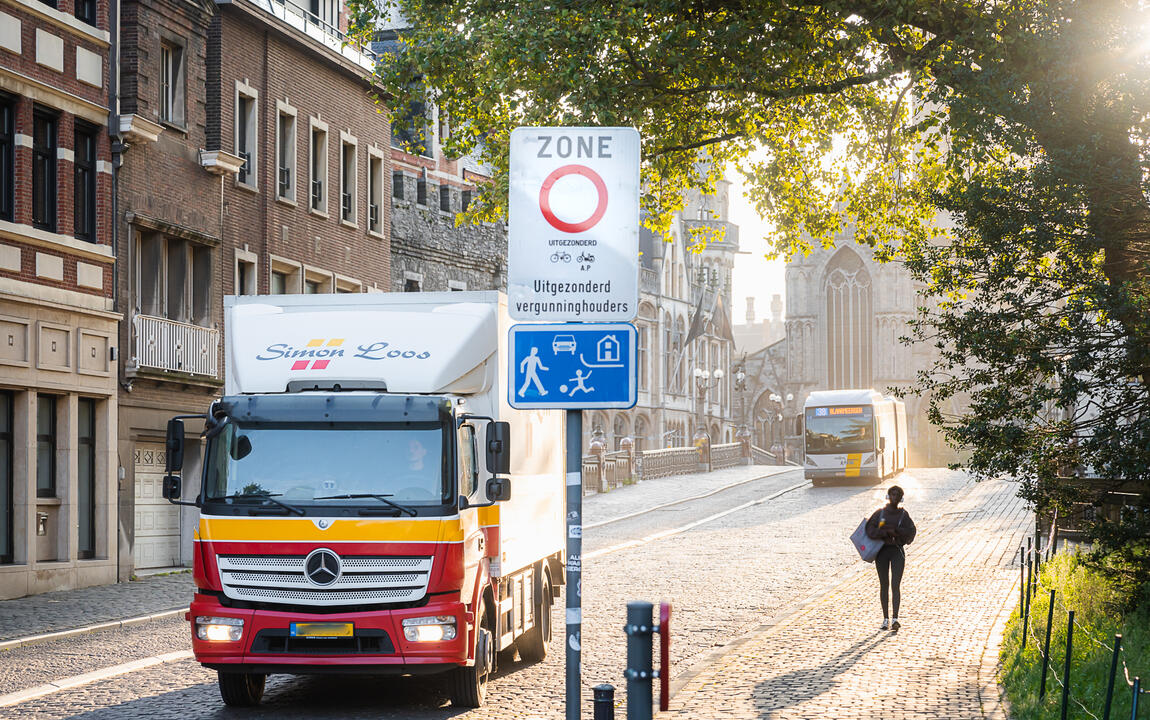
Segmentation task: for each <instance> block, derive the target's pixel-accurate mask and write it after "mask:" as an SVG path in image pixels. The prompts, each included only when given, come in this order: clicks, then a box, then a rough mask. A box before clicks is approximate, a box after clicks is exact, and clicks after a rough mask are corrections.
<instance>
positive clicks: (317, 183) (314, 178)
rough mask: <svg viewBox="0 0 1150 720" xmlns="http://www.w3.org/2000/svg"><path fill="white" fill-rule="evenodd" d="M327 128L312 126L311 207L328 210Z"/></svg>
mask: <svg viewBox="0 0 1150 720" xmlns="http://www.w3.org/2000/svg"><path fill="white" fill-rule="evenodd" d="M326 184H327V130H325V129H323V128H321V127H319V126H316V125H313V126H312V128H311V193H310V195H311V209H312V210H314V211H316V212H318V213H326V212H327V192H326V189H325V187H324V186H325V185H326Z"/></svg>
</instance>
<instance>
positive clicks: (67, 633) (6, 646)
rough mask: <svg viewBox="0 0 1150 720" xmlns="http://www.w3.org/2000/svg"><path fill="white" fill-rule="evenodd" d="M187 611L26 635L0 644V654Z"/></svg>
mask: <svg viewBox="0 0 1150 720" xmlns="http://www.w3.org/2000/svg"><path fill="white" fill-rule="evenodd" d="M187 611H188V608H187V607H186V606H185V607H182V608H175V609H172V610H164V611H162V612H158V613H153V614H151V615H139V616H137V617H133V618H126V619H123V620H109V621H108V622H103V623H97V624H95V625H86V626H84V627H78V628H72V629H71V630H60V631H59V632H51V633H43V634H41V635H28V636H27V637H22V638H16V639H15V640H7V641H5V642H0V652H4V651H6V650H15V649H16V648H21V647H24V646H26V645H35V644H36V643H42V642H49V641H51V640H62V639H64V638H69V637H74V636H76V635H86V634H88V633H94V632H98V631H100V630H109V629H112V628H124V627H131V626H133V625H140V624H142V623H146V622H151V621H153V620H164V619H166V618H170V617H174V616H176V615H180V614H182V613H186V612H187Z"/></svg>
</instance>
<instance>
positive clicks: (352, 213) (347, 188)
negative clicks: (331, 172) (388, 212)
mask: <svg viewBox="0 0 1150 720" xmlns="http://www.w3.org/2000/svg"><path fill="white" fill-rule="evenodd" d="M355 151H356V145H355V143H354V142H349V141H347V140H343V141H341V142H340V147H339V219H340V220H342V221H343V222H348V223H353V222H355V221H356V207H355V205H356V203H355V195H356V176H357V174H358V170H359V168H358V161H357V158H356V153H355Z"/></svg>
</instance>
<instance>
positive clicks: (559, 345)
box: [551, 335, 575, 355]
mask: <svg viewBox="0 0 1150 720" xmlns="http://www.w3.org/2000/svg"><path fill="white" fill-rule="evenodd" d="M551 351H552V352H554V353H555V354H556V355H558V354H559V353H561V352H569V353H571V354H572V355H574V354H575V336H574V335H556V336H555V339H554V340H552V341H551Z"/></svg>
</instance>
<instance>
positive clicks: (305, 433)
mask: <svg viewBox="0 0 1150 720" xmlns="http://www.w3.org/2000/svg"><path fill="white" fill-rule="evenodd" d="M443 433H444V431H443V427H442V426H441V425H440V424H438V423H403V424H381V425H340V424H331V423H326V424H294V423H293V424H263V425H244V424H240V423H236V422H231V423H229V424H228V425H227V426H226V427H225V428H224V429H223V431H222V432H220V434H219V435H217V436H216V437H214V438H212V440H211V442H210V444H209V445H208V449H207V457H206V464H207V468H206V471H205V475H204V487H205V492H204V497H205V499H206V500H208V501H209V502H225V503H231V504H234V505H236V506H238V507H247V506H249V505H251V504H252V503H253V502H257V501H258V500H259V498H260V497H261V496H267V497H274V498H276V499H277V500H279V501H281V502H284V503H289V504H291V505H292V506H295V507H298V508H302V509H304V510H308V511H309V514H312V513H316V514H321V513H324V512H327V511H329V510H331V509H333V508H347V507H349V506H354V507H357V508H359V507H373V508H381V507H383V508H387V507H389V506H388V505H386V504H384V503H382V502H381V501H379V500H378V499H373V498H372V497H370V496H371V495H373V494H374V495H381V496H385V497H386V498H387V499H389V500H391V501H392V502H393V503H396V504H399V505H402V506H405V507H410V508H418V507H420V506H423V507H428V506H440V505H444V504H446V503H449V502H451V500H452V492H453V490H452V488H451V487H450V486H449V483H448V479H449V478H450V477H451V476H450V475H449V474H448V473H445V472H444V468H445V467H446V466H447V462H448V459H447V458H445V457H444V452H443ZM337 495H342V496H346V495H357V496H360V497H339V498H335V497H332V496H337ZM365 495H366V496H367V497H363V496H365Z"/></svg>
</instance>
